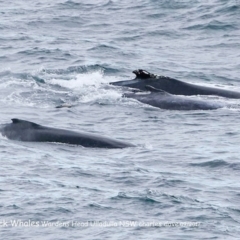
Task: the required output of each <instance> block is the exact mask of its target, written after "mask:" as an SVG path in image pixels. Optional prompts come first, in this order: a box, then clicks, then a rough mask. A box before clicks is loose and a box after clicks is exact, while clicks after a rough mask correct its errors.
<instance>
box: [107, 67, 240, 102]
mask: <svg viewBox="0 0 240 240" xmlns="http://www.w3.org/2000/svg"><path fill="white" fill-rule="evenodd" d="M133 73H135V75H136V78H135V79H133V80H126V81H118V82H111V83H110V84H111V85H115V86H123V87H130V88H137V89H140V90H142V91H144V90H145V86H146V85H151V86H152V87H154V88H157V89H161V90H164V91H166V92H168V93H171V94H175V95H186V96H191V95H217V96H221V97H227V98H240V92H235V91H230V90H225V89H220V88H214V87H205V86H200V85H196V84H192V83H186V82H182V81H180V80H177V79H174V78H170V77H165V76H157V75H154V74H152V73H149V72H147V71H145V70H141V69H139V70H135V71H133Z"/></svg>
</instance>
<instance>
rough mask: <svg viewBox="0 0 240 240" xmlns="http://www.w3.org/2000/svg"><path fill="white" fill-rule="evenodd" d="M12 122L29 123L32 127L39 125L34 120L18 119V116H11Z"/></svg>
mask: <svg viewBox="0 0 240 240" xmlns="http://www.w3.org/2000/svg"><path fill="white" fill-rule="evenodd" d="M11 120H12V123H13V124H25V125H28V126H29V125H30V126H32V127H39V126H40V125H38V124H36V123H34V122H29V121H25V120H21V119H18V118H12V119H11Z"/></svg>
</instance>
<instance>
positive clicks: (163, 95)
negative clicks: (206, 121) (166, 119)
mask: <svg viewBox="0 0 240 240" xmlns="http://www.w3.org/2000/svg"><path fill="white" fill-rule="evenodd" d="M145 89H146V90H148V91H150V93H149V92H143V91H141V90H140V91H134V92H131V93H125V94H123V97H127V98H133V99H136V100H138V101H139V102H142V103H145V104H148V105H151V106H154V107H158V108H161V109H168V110H213V109H217V108H220V107H223V106H222V105H221V104H219V103H211V102H207V101H203V100H198V99H193V98H190V97H186V96H177V95H172V94H170V93H167V92H165V91H163V90H161V89H156V88H154V87H152V86H149V85H146V86H145Z"/></svg>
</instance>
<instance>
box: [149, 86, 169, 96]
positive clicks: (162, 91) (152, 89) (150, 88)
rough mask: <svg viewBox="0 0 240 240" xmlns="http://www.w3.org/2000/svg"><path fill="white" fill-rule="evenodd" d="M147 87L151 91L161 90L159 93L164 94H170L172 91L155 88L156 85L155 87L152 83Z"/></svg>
mask: <svg viewBox="0 0 240 240" xmlns="http://www.w3.org/2000/svg"><path fill="white" fill-rule="evenodd" d="M145 89H146V90H148V91H150V92H159V93H164V94H170V93H168V92H166V91H164V90H162V89H158V88H155V87H153V86H151V85H146V86H145Z"/></svg>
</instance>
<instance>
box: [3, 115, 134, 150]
mask: <svg viewBox="0 0 240 240" xmlns="http://www.w3.org/2000/svg"><path fill="white" fill-rule="evenodd" d="M0 132H1V133H2V135H3V136H5V137H7V138H9V139H11V140H18V141H26V142H28V141H30V142H56V143H67V144H74V145H81V146H83V147H93V148H125V147H133V146H134V145H133V144H129V143H125V142H122V141H119V140H114V139H111V138H107V137H102V136H98V135H94V134H89V133H80V132H74V131H70V130H64V129H58V128H51V127H45V126H41V125H39V124H36V123H33V122H29V121H25V120H21V119H17V118H14V119H12V123H10V124H6V125H4V127H3V128H2V129H1V130H0Z"/></svg>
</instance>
